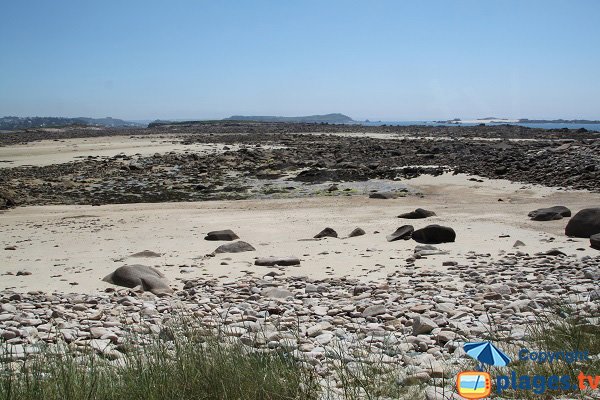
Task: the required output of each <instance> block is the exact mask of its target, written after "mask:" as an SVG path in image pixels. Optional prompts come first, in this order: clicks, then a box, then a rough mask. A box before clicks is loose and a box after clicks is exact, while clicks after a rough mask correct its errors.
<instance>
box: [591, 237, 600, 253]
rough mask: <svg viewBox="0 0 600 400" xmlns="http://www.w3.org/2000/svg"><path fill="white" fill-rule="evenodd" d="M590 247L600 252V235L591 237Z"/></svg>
mask: <svg viewBox="0 0 600 400" xmlns="http://www.w3.org/2000/svg"><path fill="white" fill-rule="evenodd" d="M590 245H591V246H592V248H593V249H596V250H600V233H596V234H595V235H592V236H590Z"/></svg>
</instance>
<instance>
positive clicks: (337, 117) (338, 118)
mask: <svg viewBox="0 0 600 400" xmlns="http://www.w3.org/2000/svg"><path fill="white" fill-rule="evenodd" d="M223 120H224V121H257V122H292V123H312V124H321V123H328V124H348V123H352V122H356V121H354V120H353V119H352V118H350V117H349V116H347V115H344V114H340V113H335V114H325V115H308V116H305V117H275V116H268V115H250V116H248V115H233V116H231V117H229V118H224V119H223Z"/></svg>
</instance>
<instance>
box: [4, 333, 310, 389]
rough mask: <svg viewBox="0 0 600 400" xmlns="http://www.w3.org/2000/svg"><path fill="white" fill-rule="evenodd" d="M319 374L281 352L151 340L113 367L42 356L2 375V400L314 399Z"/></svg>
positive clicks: (88, 359) (67, 354)
mask: <svg viewBox="0 0 600 400" xmlns="http://www.w3.org/2000/svg"><path fill="white" fill-rule="evenodd" d="M316 382H317V381H316V377H315V375H314V374H313V373H312V372H311V371H310V370H307V369H305V368H303V367H302V366H300V365H299V364H298V363H296V362H294V361H293V360H291V359H290V358H289V357H285V356H284V355H282V354H277V353H256V352H254V353H249V352H248V351H246V350H245V349H244V348H243V347H242V346H241V345H229V344H223V343H221V342H219V341H217V340H215V339H209V340H206V341H193V340H182V339H176V340H174V341H170V342H164V341H160V340H154V341H152V343H150V344H149V345H147V346H145V347H142V348H141V349H136V350H132V351H131V352H130V353H127V354H126V355H125V356H124V357H123V358H120V359H117V360H113V361H109V360H106V359H104V358H100V357H98V356H97V355H95V354H93V353H87V354H80V353H79V352H75V351H72V350H70V349H68V348H65V351H61V352H56V351H52V352H51V351H43V352H42V354H41V355H40V356H38V357H31V358H30V359H29V360H27V361H26V362H24V363H23V364H22V365H21V366H20V368H19V369H17V370H16V371H10V372H9V371H3V372H2V376H1V377H0V399H7V400H8V399H15V400H21V399H22V400H29V399H31V400H34V399H47V400H53V399H56V400H59V399H64V400H80V399H115V400H123V399H140V400H141V399H148V400H153V399H157V400H158V399H273V400H278V399H281V400H283V399H315V398H317V396H318V393H319V390H318V387H317V383H316Z"/></svg>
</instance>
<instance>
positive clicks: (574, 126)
mask: <svg viewBox="0 0 600 400" xmlns="http://www.w3.org/2000/svg"><path fill="white" fill-rule="evenodd" d="M358 123H359V124H360V125H365V126H382V125H394V126H409V125H425V126H475V125H479V123H466V122H459V123H441V122H435V121H368V122H366V121H365V122H363V121H360V122H358ZM486 125H490V126H492V125H518V126H526V127H528V128H542V129H564V128H567V129H581V128H585V129H587V130H588V131H596V132H600V124H569V123H562V124H561V123H553V122H547V123H538V124H535V123H525V122H523V123H521V122H509V123H506V122H504V123H495V122H490V123H486Z"/></svg>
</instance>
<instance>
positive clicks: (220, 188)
mask: <svg viewBox="0 0 600 400" xmlns="http://www.w3.org/2000/svg"><path fill="white" fill-rule="evenodd" d="M294 129H296V130H294ZM339 129H340V128H339V127H335V126H325V127H323V126H321V125H314V124H297V125H296V124H293V125H290V124H283V125H282V124H256V123H250V122H249V123H247V124H238V123H225V122H223V123H220V124H206V125H202V126H200V125H190V126H188V127H186V126H178V127H177V128H174V127H169V126H162V127H159V128H153V129H147V130H143V129H142V130H135V134H143V133H144V132H146V133H151V134H156V133H158V132H160V133H163V134H169V135H171V137H172V139H173V140H177V139H178V138H179V140H182V139H183V140H184V143H190V144H191V143H205V144H215V143H220V144H226V145H228V146H233V145H235V146H236V148H235V149H233V148H232V147H231V148H229V150H227V149H226V151H225V152H224V153H220V152H215V153H210V154H197V153H192V152H189V153H183V154H176V153H167V154H155V155H153V156H126V155H117V156H114V157H109V158H100V157H90V158H88V159H86V160H83V161H78V162H74V163H67V164H59V165H49V166H43V167H17V168H4V169H3V174H2V177H1V178H0V185H2V187H3V188H4V190H6V191H12V192H14V196H11V200H10V202H7V201H5V200H2V199H3V197H2V196H0V207H4V208H6V207H11V206H13V205H15V204H22V205H33V204H35V205H37V204H106V203H129V202H164V201H198V200H214V199H244V198H253V197H256V196H259V195H264V194H265V193H268V188H261V189H260V190H255V189H256V187H255V186H256V181H257V180H275V179H290V181H289V182H296V183H298V184H301V183H310V184H316V183H323V182H357V181H366V180H371V179H385V180H403V179H407V178H412V177H416V176H418V175H421V174H432V175H439V174H441V173H443V172H445V171H455V172H464V173H472V174H477V175H482V176H486V177H491V178H498V177H502V178H505V179H510V180H513V181H520V182H527V183H537V184H543V185H548V186H558V187H571V188H577V189H589V190H593V191H598V190H600V179H599V177H600V176H599V175H598V174H600V151H598V150H599V149H600V139H599V138H598V137H597V135H594V134H592V133H589V132H588V133H576V132H570V131H567V132H565V131H559V132H553V131H545V130H529V129H526V128H519V127H393V128H389V127H386V128H383V127H379V128H373V129H372V128H371V127H348V126H344V129H350V130H351V131H358V132H365V133H366V132H369V133H373V132H379V131H380V130H381V132H382V133H383V132H388V133H395V134H398V135H401V136H407V138H404V139H388V138H385V139H380V138H373V137H367V136H365V137H358V138H357V137H343V136H336V137H332V136H331V135H325V134H322V133H325V132H329V131H330V130H331V131H333V132H338V131H339ZM384 130H385V131H384ZM113 131H114V130H107V135H109V134H112V133H114V132H113ZM240 131H243V133H236V132H240ZM86 132H87V131H82V133H81V134H82V135H84V134H85V133H86ZM99 132H103V130H100V131H97V132H94V135H98V134H99ZM291 132H294V133H291ZM302 132H312V134H310V135H307V134H300V133H302ZM408 136H410V137H408ZM429 136H432V137H433V138H434V139H431V138H429ZM448 137H450V138H452V139H448ZM490 137H493V138H498V139H499V140H496V141H491V140H479V139H478V138H490ZM509 137H519V138H528V139H532V140H527V141H508V140H506V139H507V138H509ZM549 138H550V139H552V140H549ZM565 141H567V142H566V143H565ZM226 147H227V146H226ZM277 191H283V192H285V193H289V194H290V195H298V193H297V191H294V187H291V188H288V187H286V186H282V187H281V188H278V189H277ZM263 192H264V193H263ZM329 194H330V195H343V194H347V193H341V191H329ZM397 195H398V193H378V194H374V195H373V196H374V197H381V198H389V197H386V196H392V197H393V196H397Z"/></svg>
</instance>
